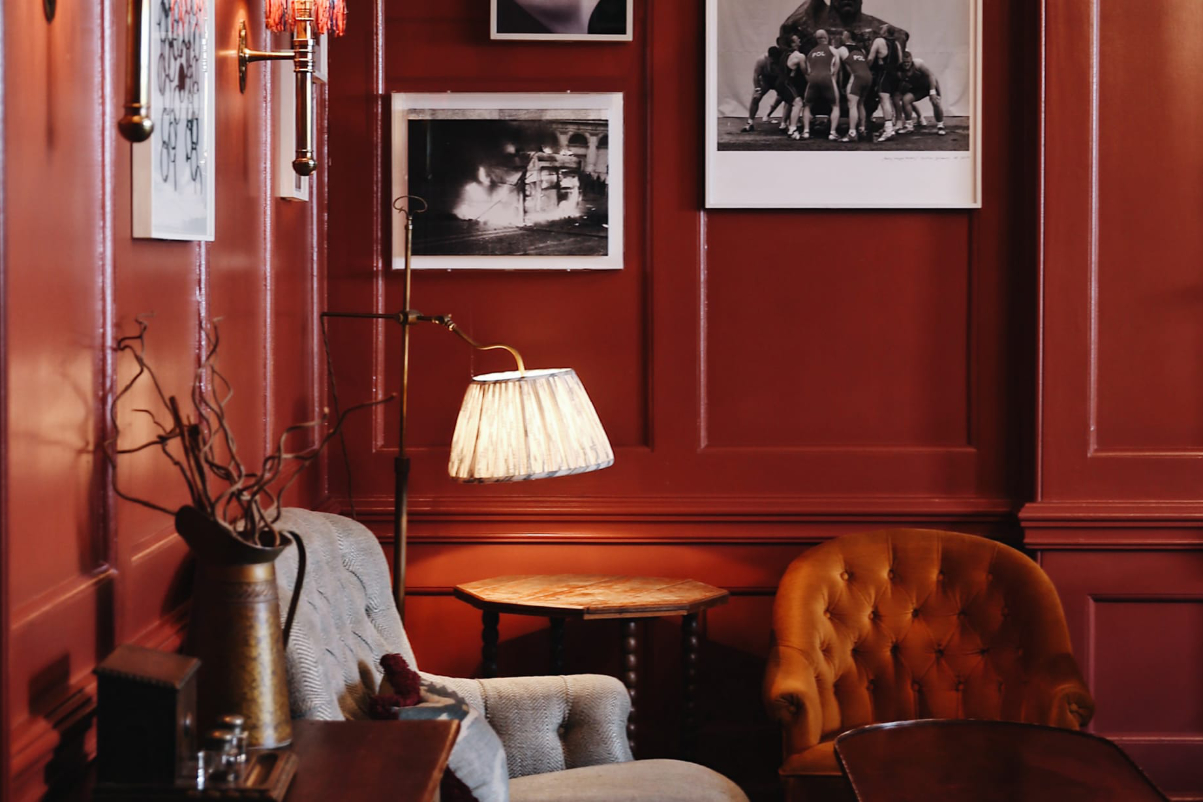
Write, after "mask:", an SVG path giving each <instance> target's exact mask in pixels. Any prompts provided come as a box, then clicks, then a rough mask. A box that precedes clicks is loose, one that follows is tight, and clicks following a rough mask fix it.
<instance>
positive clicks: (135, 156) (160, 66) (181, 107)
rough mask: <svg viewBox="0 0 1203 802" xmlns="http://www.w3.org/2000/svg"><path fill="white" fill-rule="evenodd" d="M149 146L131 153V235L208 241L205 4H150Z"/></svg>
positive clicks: (208, 30) (194, 0)
mask: <svg viewBox="0 0 1203 802" xmlns="http://www.w3.org/2000/svg"><path fill="white" fill-rule="evenodd" d="M151 15H152V16H151V31H150V78H151V87H150V116H151V119H152V120H153V121H154V132H153V133H152V134H151V136H150V139H148V140H147V141H145V142H141V143H138V144H135V145H133V146H132V147H133V151H132V159H131V161H132V171H133V176H132V184H133V192H132V195H133V198H132V200H133V214H132V223H133V235H134V236H135V237H142V238H152V239H171V240H212V239H213V238H214V233H215V231H214V228H215V226H214V191H215V182H214V177H215V176H214V169H213V168H214V164H215V162H214V159H213V152H214V136H215V128H216V124H215V120H216V115H215V113H214V93H215V88H216V87H215V80H214V74H215V69H214V68H215V65H214V56H213V42H214V38H215V37H214V25H213V12H212V9H211V8H210V7H209V6H208V4H207V0H152V3H151Z"/></svg>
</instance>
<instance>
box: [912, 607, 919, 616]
mask: <svg viewBox="0 0 1203 802" xmlns="http://www.w3.org/2000/svg"><path fill="white" fill-rule="evenodd" d="M918 617H919V608H918V607H916V608H915V609H913V610H911V618H918Z"/></svg>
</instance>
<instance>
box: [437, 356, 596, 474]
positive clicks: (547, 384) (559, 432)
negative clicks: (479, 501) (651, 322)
mask: <svg viewBox="0 0 1203 802" xmlns="http://www.w3.org/2000/svg"><path fill="white" fill-rule="evenodd" d="M613 464H614V450H613V449H612V448H610V441H609V439H608V438H607V437H606V430H605V429H603V428H602V425H601V421H600V420H598V417H597V411H596V410H594V409H593V402H592V401H590V400H589V395H588V394H587V393H586V392H585V388H584V386H583V385H582V384H581V380H580V379H579V378H577V375H576V371H573V370H570V369H566V368H564V369H555V370H528V371H526V372H524V373H518V372H510V373H490V374H487V375H485V376H477V377H475V378H474V379H473V380H472V384H471V385H469V386H468V390H467V392H465V393H464V403H463V406H461V407H460V412H459V420H458V421H457V422H456V424H455V435H454V436H453V437H452V438H451V461H450V462H449V463H448V465H447V472H448V473H450V474H451V476H452V478H454V479H458V480H459V481H461V482H520V481H523V480H526V479H547V478H550V477H553V476H569V475H571V474H574V473H586V472H588V471H596V470H601V469H602V468H608V467H610V466H611V465H613Z"/></svg>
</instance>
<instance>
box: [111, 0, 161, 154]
mask: <svg viewBox="0 0 1203 802" xmlns="http://www.w3.org/2000/svg"><path fill="white" fill-rule="evenodd" d="M127 14H128V16H127V19H126V28H127V31H128V33H127V35H126V36H127V42H126V44H127V50H126V54H125V59H126V61H125V116H123V117H122V118H121V119H120V120H118V121H117V130H118V131H120V132H121V135H122V136H123V137H125V138H126V139H128V140H129V141H130V142H145V141H146V140H148V139H150V135H151V134H152V133H154V130H155V124H154V121H152V120H151V119H150V0H129V4H128V9H127Z"/></svg>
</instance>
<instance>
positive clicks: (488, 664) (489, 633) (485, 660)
mask: <svg viewBox="0 0 1203 802" xmlns="http://www.w3.org/2000/svg"><path fill="white" fill-rule="evenodd" d="M500 618H501V616H500V615H498V614H497V613H496V612H494V611H493V610H485V611H484V614H483V615H481V621H482V622H483V623H484V629H482V630H481V633H480V660H481V663H482V664H483V670H484V675H485V677H486V678H488V677H495V676H497V639H498V635H497V622H498V620H499V619H500Z"/></svg>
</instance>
